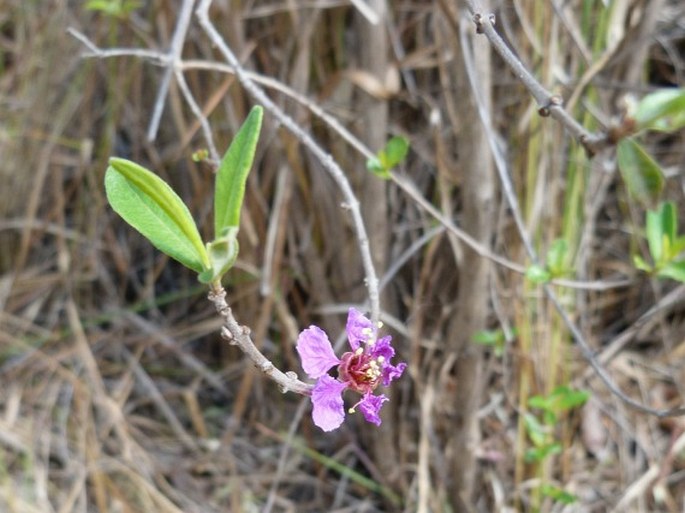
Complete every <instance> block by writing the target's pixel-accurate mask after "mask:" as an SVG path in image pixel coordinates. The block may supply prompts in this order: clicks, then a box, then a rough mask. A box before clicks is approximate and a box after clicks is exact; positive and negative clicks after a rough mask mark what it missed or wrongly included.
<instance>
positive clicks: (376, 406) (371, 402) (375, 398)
mask: <svg viewBox="0 0 685 513" xmlns="http://www.w3.org/2000/svg"><path fill="white" fill-rule="evenodd" d="M387 400H388V398H387V397H385V395H383V394H381V395H373V394H372V393H368V394H366V395H365V396H364V399H362V400H361V401H360V403H359V411H361V412H362V415H364V418H365V419H366V420H367V421H368V422H371V423H372V424H376V425H377V426H380V425H381V417H380V415H379V414H378V412H380V410H381V406H383V403H384V402H385V401H387Z"/></svg>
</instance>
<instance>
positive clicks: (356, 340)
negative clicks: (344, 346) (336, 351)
mask: <svg viewBox="0 0 685 513" xmlns="http://www.w3.org/2000/svg"><path fill="white" fill-rule="evenodd" d="M345 331H346V332H347V340H349V341H350V346H351V347H352V349H355V350H356V349H357V348H358V347H359V344H361V343H365V342H367V341H368V340H369V338H373V336H375V334H376V329H375V327H374V325H373V324H372V323H371V321H370V320H369V319H367V318H366V317H364V315H363V314H362V313H361V312H360V311H359V310H357V309H356V308H350V310H349V312H348V313H347V325H346V326H345Z"/></svg>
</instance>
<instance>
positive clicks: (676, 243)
mask: <svg viewBox="0 0 685 513" xmlns="http://www.w3.org/2000/svg"><path fill="white" fill-rule="evenodd" d="M683 251H685V235H681V236H680V237H676V238H675V239H674V240H673V243H672V244H671V255H673V257H674V258H675V257H677V256H678V255H680V254H681V253H682V252H683Z"/></svg>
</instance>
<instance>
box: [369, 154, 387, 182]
mask: <svg viewBox="0 0 685 513" xmlns="http://www.w3.org/2000/svg"><path fill="white" fill-rule="evenodd" d="M366 169H368V170H369V171H371V172H372V173H373V174H374V175H376V176H378V177H379V178H383V179H384V180H388V179H390V171H389V170H388V169H386V168H385V166H383V163H382V162H381V161H380V159H379V158H378V157H373V158H370V159H368V160H367V161H366Z"/></svg>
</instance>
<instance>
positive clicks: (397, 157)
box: [385, 136, 409, 169]
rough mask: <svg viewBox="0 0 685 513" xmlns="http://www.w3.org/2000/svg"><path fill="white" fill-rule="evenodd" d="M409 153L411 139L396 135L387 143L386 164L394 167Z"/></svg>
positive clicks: (389, 167)
mask: <svg viewBox="0 0 685 513" xmlns="http://www.w3.org/2000/svg"><path fill="white" fill-rule="evenodd" d="M407 153H409V141H408V140H407V139H405V138H404V137H401V136H395V137H393V138H391V139H390V140H389V141H388V144H386V145H385V166H386V168H387V169H392V168H393V167H395V166H396V165H398V164H399V163H401V162H402V161H403V160H404V159H405V157H406V156H407Z"/></svg>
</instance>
